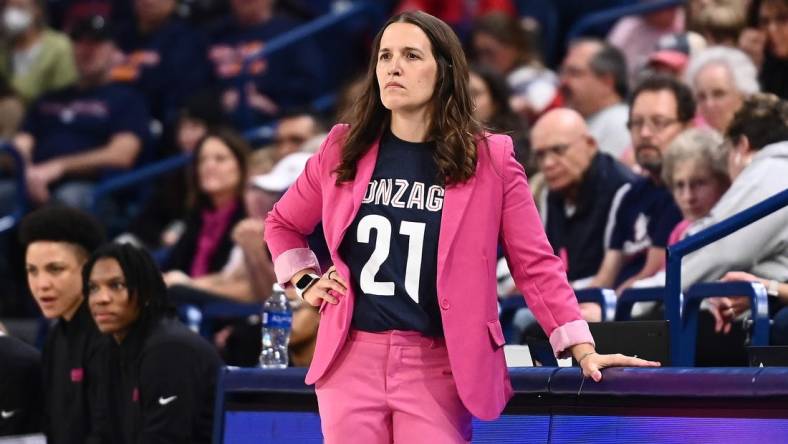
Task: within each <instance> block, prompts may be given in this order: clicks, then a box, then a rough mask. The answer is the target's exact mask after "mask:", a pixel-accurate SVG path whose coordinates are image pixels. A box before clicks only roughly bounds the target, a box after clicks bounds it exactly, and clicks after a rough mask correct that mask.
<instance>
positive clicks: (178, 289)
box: [165, 152, 310, 306]
mask: <svg viewBox="0 0 788 444" xmlns="http://www.w3.org/2000/svg"><path fill="white" fill-rule="evenodd" d="M255 154H257V152H255ZM309 157H310V155H309V154H306V153H294V154H290V155H288V156H287V157H285V158H284V159H282V160H281V161H279V162H278V163H277V164H276V165H275V166H274V168H273V169H272V170H271V171H269V172H266V173H264V174H257V173H258V172H259V171H255V170H252V169H251V168H250V170H249V171H250V176H249V179H248V180H247V183H248V185H247V187H246V189H245V191H244V195H243V200H244V206H245V209H246V214H247V217H246V218H245V219H243V220H241V221H239V222H238V223H237V224H235V226H233V227H231V229H232V240H233V242H234V245H233V247H232V251H231V252H230V255H229V259H228V261H227V263H226V264H225V266H224V267H223V268H222V269H221V270H219V271H217V272H215V273H209V274H206V275H203V276H200V277H196V278H191V277H189V276H188V275H187V274H186V273H179V272H170V273H167V274H166V275H165V282H166V283H167V286H168V287H170V297H171V298H172V299H173V300H174V301H175V302H176V303H177V304H183V303H188V304H192V305H198V306H199V305H201V304H202V303H203V302H204V301H212V300H233V301H237V302H257V301H261V300H265V299H266V298H268V296H270V295H271V286H272V285H273V284H274V283H275V280H274V274H273V264H272V263H271V260H270V257H269V256H268V252H267V249H266V248H265V243H264V242H263V238H262V229H263V219H265V216H266V215H267V214H268V212H269V211H271V209H272V208H273V206H274V203H275V202H276V201H277V200H279V197H281V195H282V193H284V192H285V190H286V189H287V188H288V187H289V186H290V184H291V183H292V182H294V181H295V179H296V178H297V177H298V175H299V174H300V173H301V171H303V169H304V165H305V164H306V161H307V159H308V158H309ZM253 277H254V279H253Z"/></svg>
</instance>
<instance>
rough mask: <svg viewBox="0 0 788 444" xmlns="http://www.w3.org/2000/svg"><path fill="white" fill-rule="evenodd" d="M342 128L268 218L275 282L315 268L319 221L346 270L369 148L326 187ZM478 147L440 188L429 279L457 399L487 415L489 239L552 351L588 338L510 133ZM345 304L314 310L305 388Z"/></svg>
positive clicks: (493, 342)
mask: <svg viewBox="0 0 788 444" xmlns="http://www.w3.org/2000/svg"><path fill="white" fill-rule="evenodd" d="M348 129H349V127H348V126H347V125H336V126H334V128H332V130H331V132H330V133H329V135H328V138H327V139H326V141H325V142H324V143H323V145H322V147H321V148H320V151H319V152H318V153H317V154H315V155H314V156H312V158H311V159H309V161H308V162H307V165H306V169H305V171H304V172H303V174H302V175H301V176H300V177H299V178H298V180H297V181H296V182H295V184H294V185H293V186H292V187H291V188H290V189H289V190H288V191H287V193H285V195H284V196H283V197H282V199H281V200H279V202H278V203H277V204H276V206H275V207H274V209H273V210H272V211H271V212H270V213H269V214H268V217H267V219H266V223H265V239H266V241H267V243H268V248H269V249H270V251H271V254H272V255H273V258H274V268H275V271H276V276H277V280H278V281H279V282H280V283H282V284H286V283H288V282H289V280H290V279H291V278H292V276H293V275H294V274H295V273H297V272H298V271H300V270H303V269H304V268H314V269H316V270H317V269H318V262H317V259H316V258H315V255H314V254H313V253H312V251H311V250H309V249H308V247H307V242H306V235H307V234H309V233H311V232H312V231H313V229H314V228H315V226H316V225H317V224H318V223H319V222H320V221H321V220H322V221H323V230H324V232H325V237H326V242H327V244H328V247H329V251H330V253H331V258H332V259H333V261H334V264H335V266H336V268H337V271H338V272H339V273H340V275H341V276H343V277H345V278H346V279H347V277H348V276H350V273H349V269H348V266H347V264H345V262H344V261H343V260H342V258H341V257H340V256H339V254H338V253H337V251H338V249H339V245H340V243H341V241H342V238H343V236H344V235H345V231H346V230H347V228H348V226H349V225H350V224H351V222H352V221H353V219H354V218H355V216H356V213H357V212H358V209H359V207H360V206H361V201H362V199H363V197H364V192H365V191H366V188H367V184H368V183H369V180H370V178H371V176H372V173H373V170H374V168H375V161H376V159H377V154H378V144H377V142H376V143H375V144H374V145H373V146H372V147H371V149H370V150H369V151H368V152H367V154H366V155H364V157H363V158H362V159H361V160H360V161H359V163H358V168H357V173H356V178H355V180H354V181H353V182H352V183H344V184H342V185H340V186H336V185H335V179H336V175H335V174H334V173H333V171H334V169H335V168H336V167H337V165H338V164H339V161H340V154H341V150H342V143H343V141H344V139H345V136H346V134H347V132H348ZM485 142H486V143H485ZM478 150H479V155H478V159H479V160H478V166H477V169H476V174H475V176H474V177H473V178H471V179H470V180H469V181H468V182H466V183H464V184H461V185H455V186H448V187H446V192H445V196H444V203H443V213H442V217H441V227H440V238H439V240H438V276H437V277H436V278H437V289H438V302H439V305H440V308H441V318H442V320H443V330H444V335H445V338H446V346H447V348H448V352H449V360H450V361H451V368H452V373H453V375H454V379H455V382H456V384H457V390H458V392H459V395H460V398H461V399H462V401H463V403H464V404H465V406H466V407H467V408H468V410H470V412H471V413H472V414H473V415H475V416H476V417H478V418H481V419H494V418H496V417H498V415H500V413H501V411H502V410H503V408H504V407H505V406H506V403H507V402H508V400H509V399H510V398H511V396H512V386H511V382H510V380H509V374H508V372H507V370H506V363H505V360H504V354H503V345H504V337H503V332H502V330H501V324H500V323H499V322H498V307H497V298H496V275H495V266H496V251H497V246H498V242H499V241H501V242H502V244H503V246H504V248H505V251H506V257H507V258H508V261H509V265H510V269H511V272H512V275H513V277H514V280H515V282H516V284H517V287H518V288H519V289H520V291H521V292H522V293H523V295H525V300H526V302H527V303H528V307H530V308H531V310H532V311H533V313H534V315H535V316H536V318H537V320H538V321H539V324H540V325H541V326H542V327H543V328H544V330H545V331H546V332H547V333H548V335H549V337H550V343H551V345H552V347H553V349H554V351H555V353H556V355H562V354H563V353H564V351H565V350H566V349H567V348H568V347H570V346H572V345H575V344H579V343H583V342H589V343H593V338H592V337H591V333H590V332H589V330H588V324H586V322H585V321H584V320H582V318H581V316H580V311H579V309H578V305H577V299H576V297H575V295H574V292H573V291H572V288H571V287H570V286H569V284H568V283H567V280H566V273H565V271H564V269H563V265H562V264H561V261H560V260H559V259H558V258H557V257H556V256H555V255H554V254H553V251H552V248H551V247H550V245H549V243H548V242H547V238H546V236H545V234H544V230H543V228H542V224H541V221H540V219H539V216H538V215H537V212H536V207H535V206H534V202H533V199H532V197H531V192H530V190H529V188H528V184H527V182H526V178H525V173H524V172H523V169H522V167H521V165H520V164H519V163H517V161H516V160H515V158H514V151H513V148H512V141H511V139H510V138H509V137H508V136H502V135H485V137H484V138H483V139H480V143H479V145H478ZM353 301H354V295H353V291H352V289H349V291H348V293H347V294H346V295H345V296H344V297H341V298H340V300H339V303H338V304H336V305H331V304H324V305H323V306H322V307H321V313H322V316H321V320H320V328H319V330H318V334H317V348H316V350H315V355H314V358H313V360H312V365H311V367H310V368H309V372H308V373H307V376H306V382H307V384H313V383H315V381H317V380H319V379H320V377H321V376H323V375H324V374H325V373H326V371H327V370H328V368H329V367H330V366H331V363H332V362H333V360H334V358H335V357H336V356H337V354H338V353H339V352H340V350H341V349H342V347H343V345H344V343H345V339H346V338H347V335H348V331H349V329H350V321H351V318H352V315H353Z"/></svg>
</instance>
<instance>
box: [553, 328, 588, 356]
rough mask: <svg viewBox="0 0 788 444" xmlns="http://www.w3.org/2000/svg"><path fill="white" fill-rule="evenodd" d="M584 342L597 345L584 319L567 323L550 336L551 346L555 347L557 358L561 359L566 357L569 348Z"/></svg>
mask: <svg viewBox="0 0 788 444" xmlns="http://www.w3.org/2000/svg"><path fill="white" fill-rule="evenodd" d="M584 342H587V343H590V344H591V345H595V344H594V338H593V337H592V336H591V331H590V330H589V329H588V323H587V322H586V321H584V320H582V319H580V320H577V321H572V322H567V323H566V324H564V325H562V326H560V327H558V328H556V329H555V330H553V333H552V334H551V335H550V345H551V346H552V347H553V352H555V356H556V357H559V358H562V357H564V356H565V354H566V353H565V352H566V351H567V349H568V348H569V347H571V346H573V345H577V344H582V343H584Z"/></svg>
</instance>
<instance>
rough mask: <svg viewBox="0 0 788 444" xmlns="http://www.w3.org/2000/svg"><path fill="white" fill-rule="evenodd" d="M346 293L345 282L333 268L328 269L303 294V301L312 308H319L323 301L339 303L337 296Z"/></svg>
mask: <svg viewBox="0 0 788 444" xmlns="http://www.w3.org/2000/svg"><path fill="white" fill-rule="evenodd" d="M345 292H347V282H346V281H345V280H344V279H343V278H342V277H341V276H340V275H339V273H337V270H336V268H335V267H334V266H331V268H329V269H328V271H326V272H325V274H323V276H322V277H321V278H320V279H319V280H318V281H317V282H315V283H314V284H312V286H311V287H309V288H308V289H307V290H306V291H305V292H304V294H303V296H304V300H305V301H306V302H307V303H308V304H309V305H311V306H313V307H319V306H321V305H322V304H323V301H326V302H328V303H329V304H337V303H339V299H338V297H339V296H344V295H345Z"/></svg>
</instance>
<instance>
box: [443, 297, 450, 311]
mask: <svg viewBox="0 0 788 444" xmlns="http://www.w3.org/2000/svg"><path fill="white" fill-rule="evenodd" d="M449 307H451V304H449V300H448V299H446V298H443V299H441V308H442V309H444V310H448V309H449Z"/></svg>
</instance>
